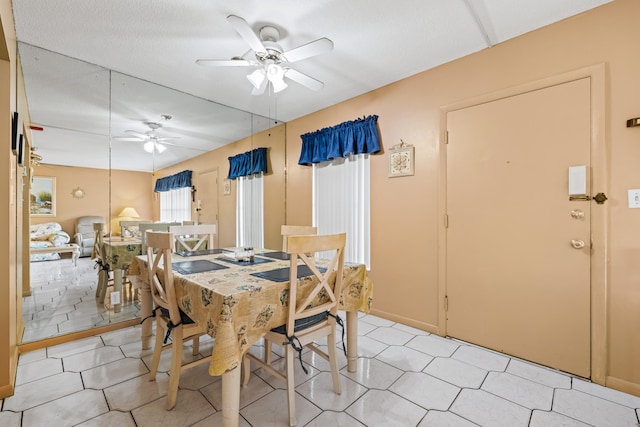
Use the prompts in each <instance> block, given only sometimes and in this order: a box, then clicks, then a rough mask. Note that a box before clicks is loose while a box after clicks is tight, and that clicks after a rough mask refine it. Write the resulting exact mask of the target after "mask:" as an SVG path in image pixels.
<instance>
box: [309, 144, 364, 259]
mask: <svg viewBox="0 0 640 427" xmlns="http://www.w3.org/2000/svg"><path fill="white" fill-rule="evenodd" d="M369 181H370V173H369V155H368V154H358V155H355V156H354V155H351V156H349V157H347V158H340V159H334V160H332V161H330V162H323V163H318V164H314V165H313V224H314V225H315V226H316V227H318V233H320V234H333V233H343V232H346V233H347V245H346V247H345V257H344V260H345V261H347V262H357V263H361V264H365V265H366V266H367V268H370V262H371V255H370V253H371V249H370V225H369V223H370V216H369V199H370V198H369V188H370V187H369Z"/></svg>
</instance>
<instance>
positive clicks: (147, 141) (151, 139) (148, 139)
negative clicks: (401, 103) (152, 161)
mask: <svg viewBox="0 0 640 427" xmlns="http://www.w3.org/2000/svg"><path fill="white" fill-rule="evenodd" d="M168 120H171V116H170V115H168V114H163V115H161V116H160V121H158V122H143V123H144V124H145V125H146V126H147V127H148V128H149V129H150V130H149V131H147V132H145V133H141V132H138V131H135V130H125V133H128V134H130V135H133V136H131V137H129V136H117V137H115V138H114V139H117V140H119V141H140V142H143V141H144V146H143V148H144V151H146V152H147V153H153V152H154V151H156V152H158V153H162V152H163V151H164V150H166V149H167V147H166V146H165V145H171V144H167V142H166V141H173V140H176V139H180V138H179V137H160V136H158V135H156V131H157V130H158V129H160V128H162V122H163V121H168Z"/></svg>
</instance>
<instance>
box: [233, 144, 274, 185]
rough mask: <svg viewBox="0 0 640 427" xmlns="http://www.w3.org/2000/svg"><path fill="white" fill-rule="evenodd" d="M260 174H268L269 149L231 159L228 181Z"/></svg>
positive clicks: (256, 150) (252, 151)
mask: <svg viewBox="0 0 640 427" xmlns="http://www.w3.org/2000/svg"><path fill="white" fill-rule="evenodd" d="M260 172H262V173H267V149H266V148H265V147H262V148H256V149H254V150H251V151H247V152H246V153H242V154H238V155H236V156H233V157H229V175H228V176H227V178H228V179H236V178H239V177H241V176H248V175H253V174H255V173H260Z"/></svg>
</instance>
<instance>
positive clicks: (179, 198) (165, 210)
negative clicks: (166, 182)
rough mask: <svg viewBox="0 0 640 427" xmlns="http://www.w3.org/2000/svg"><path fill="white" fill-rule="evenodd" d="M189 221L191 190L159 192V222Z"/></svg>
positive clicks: (180, 189)
mask: <svg viewBox="0 0 640 427" xmlns="http://www.w3.org/2000/svg"><path fill="white" fill-rule="evenodd" d="M181 221H191V188H190V187H183V188H176V189H174V190H169V191H161V192H160V222H181Z"/></svg>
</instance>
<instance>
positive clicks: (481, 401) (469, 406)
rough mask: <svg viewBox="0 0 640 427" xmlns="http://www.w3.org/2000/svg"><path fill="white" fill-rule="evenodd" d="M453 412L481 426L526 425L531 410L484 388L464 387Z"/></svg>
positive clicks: (515, 426)
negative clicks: (472, 388)
mask: <svg viewBox="0 0 640 427" xmlns="http://www.w3.org/2000/svg"><path fill="white" fill-rule="evenodd" d="M450 410H451V412H454V413H456V414H458V415H460V416H461V417H463V418H466V419H468V420H470V421H472V422H474V423H477V424H479V425H481V426H491V427H526V426H527V425H528V424H529V417H530V415H531V411H529V410H528V409H526V408H524V407H522V406H520V405H517V404H515V403H512V402H509V401H508V400H505V399H502V398H500V397H498V396H495V395H493V394H490V393H487V392H486V391H484V390H471V389H463V390H462V391H461V392H460V395H459V396H458V398H457V399H456V400H455V401H454V402H453V405H451V409H450Z"/></svg>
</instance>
